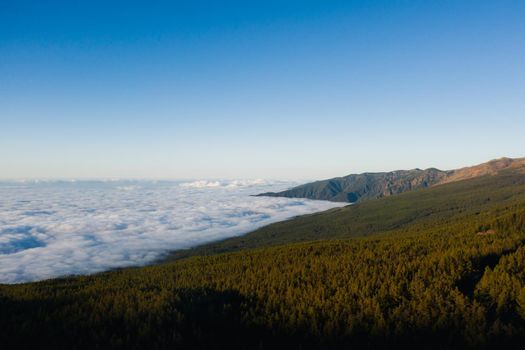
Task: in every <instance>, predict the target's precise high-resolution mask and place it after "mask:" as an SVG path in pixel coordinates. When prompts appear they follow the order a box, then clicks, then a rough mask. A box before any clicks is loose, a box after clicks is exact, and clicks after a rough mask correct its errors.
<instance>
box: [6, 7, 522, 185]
mask: <svg viewBox="0 0 525 350" xmlns="http://www.w3.org/2000/svg"><path fill="white" fill-rule="evenodd" d="M152 3H153V2H152V1H143V2H139V1H93V0H91V1H63V2H58V1H9V0H7V1H6V0H3V1H1V2H0V177H1V178H107V177H120V178H239V177H242V178H285V179H289V178H294V179H313V178H326V177H332V176H337V175H344V174H347V173H351V172H362V171H379V170H392V169H399V168H414V167H420V168H424V167H430V166H436V167H440V168H445V169H446V168H454V167H458V166H462V165H469V164H475V163H479V162H482V161H485V160H489V159H491V158H496V157H500V156H511V157H519V156H525V147H524V146H525V136H524V134H525V20H524V18H525V1H522V0H519V1H506V0H500V1H496V0H494V1H480V0H477V1H461V0H455V1H448V0H436V1H431V0H425V1H393V0H385V1H284V0H281V1H268V0H266V1H170V2H155V4H152Z"/></svg>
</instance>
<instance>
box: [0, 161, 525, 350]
mask: <svg viewBox="0 0 525 350" xmlns="http://www.w3.org/2000/svg"><path fill="white" fill-rule="evenodd" d="M524 243H525V176H524V175H523V174H521V173H518V172H514V171H505V172H502V173H501V174H499V175H496V176H484V177H480V178H476V179H472V180H465V181H459V182H455V183H450V184H445V185H439V186H435V187H432V188H428V189H423V190H418V191H413V192H408V193H403V194H400V195H396V196H391V197H388V198H382V199H379V200H374V201H369V202H363V203H359V204H355V205H350V206H347V207H344V208H339V209H334V210H330V211H328V212H325V213H320V214H313V215H307V216H303V217H298V218H295V219H292V220H288V221H286V222H281V223H277V224H273V225H270V226H268V227H265V228H262V229H260V230H257V231H255V232H252V233H250V234H248V235H245V236H242V237H237V238H233V239H229V240H226V241H222V242H217V243H212V244H209V245H205V246H202V247H196V248H194V249H189V250H185V251H180V252H175V253H173V254H172V255H170V256H169V257H167V258H166V259H165V260H164V261H162V262H159V264H156V265H153V266H147V267H141V268H131V269H122V270H116V271H110V272H105V273H100V274H96V275H91V276H71V277H65V278H60V279H54V280H48V281H41V282H36V283H26V284H18V285H1V286H0V311H1V312H0V329H1V330H2V331H1V332H0V344H1V346H2V348H15V347H16V348H30V347H31V348H33V347H42V346H45V347H51V348H57V349H58V348H61V349H65V348H67V349H88V348H89V349H106V348H114V349H143V348H148V349H163V348H202V349H204V348H206V349H209V348H211V349H217V348H226V347H228V348H236V349H237V348H238V349H243V348H244V349H253V348H258V349H274V348H277V347H284V346H286V347H287V348H291V349H310V348H349V347H356V348H372V349H375V348H392V347H396V346H403V347H405V348H414V347H419V348H426V349H428V348H432V349H448V348H458V349H459V348H461V349H465V348H492V347H494V346H496V345H497V346H498V347H504V346H511V345H515V344H520V343H521V342H523V341H525V245H524Z"/></svg>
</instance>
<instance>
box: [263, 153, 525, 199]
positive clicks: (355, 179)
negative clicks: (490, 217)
mask: <svg viewBox="0 0 525 350" xmlns="http://www.w3.org/2000/svg"><path fill="white" fill-rule="evenodd" d="M504 169H522V170H525V158H519V159H511V158H500V159H495V160H492V161H490V162H487V163H483V164H480V165H476V166H473V167H466V168H461V169H456V170H449V171H443V170H438V169H435V168H430V169H425V170H421V169H413V170H397V171H391V172H383V173H363V174H351V175H347V176H344V177H337V178H333V179H328V180H321V181H316V182H312V183H308V184H304V185H301V186H297V187H294V188H292V189H290V190H286V191H282V192H277V193H275V192H269V193H262V194H260V195H259V196H271V197H291V198H309V199H320V200H330V201H335V202H349V203H355V202H361V201H364V200H368V199H376V198H382V197H388V196H391V195H394V194H399V193H403V192H407V191H411V190H416V189H421V188H427V187H432V186H435V185H439V184H444V183H450V182H454V181H460V180H466V179H471V178H475V177H479V176H484V175H495V174H497V173H498V172H500V171H502V170H504Z"/></svg>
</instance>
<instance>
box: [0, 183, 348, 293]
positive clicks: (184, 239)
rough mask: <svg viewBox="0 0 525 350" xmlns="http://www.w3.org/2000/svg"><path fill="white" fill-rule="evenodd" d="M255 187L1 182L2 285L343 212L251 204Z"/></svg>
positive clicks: (278, 202)
mask: <svg viewBox="0 0 525 350" xmlns="http://www.w3.org/2000/svg"><path fill="white" fill-rule="evenodd" d="M293 185H295V184H293V183H289V182H270V181H264V180H254V181H242V180H235V181H225V180H220V181H207V180H202V181H195V182H185V183H180V182H153V181H107V182H103V181H98V182H97V181H91V182H89V181H76V182H17V183H15V182H11V183H0V283H19V282H28V281H36V280H42V279H47V278H53V277H58V276H64V275H71V274H88V273H94V272H99V271H103V270H107V269H111V268H115V267H126V266H137V265H144V264H147V263H149V262H152V261H154V260H155V259H158V258H159V257H161V256H162V255H164V254H166V253H167V252H169V251H170V250H174V249H181V248H189V247H192V246H195V245H197V244H201V243H205V242H210V241H213V240H217V239H221V238H227V237H232V236H236V235H240V234H243V233H246V232H249V231H252V230H254V229H256V228H258V227H261V226H264V225H267V224H269V223H272V222H276V221H279V220H284V219H287V218H290V217H293V216H296V215H302V214H308V213H312V212H316V211H321V210H326V209H329V208H333V207H337V206H341V205H342V204H341V203H331V202H324V201H311V200H306V199H290V198H270V197H268V198H266V197H252V196H250V195H252V194H257V193H260V192H268V191H279V190H283V189H286V188H288V187H290V186H293Z"/></svg>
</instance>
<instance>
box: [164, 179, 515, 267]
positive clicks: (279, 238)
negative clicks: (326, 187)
mask: <svg viewBox="0 0 525 350" xmlns="http://www.w3.org/2000/svg"><path fill="white" fill-rule="evenodd" d="M523 205H525V174H523V173H522V172H521V169H506V170H503V171H501V172H500V173H498V174H497V175H495V176H483V177H476V178H472V179H469V180H463V181H456V182H451V183H448V184H443V185H441V186H435V187H430V188H426V189H421V190H417V191H410V192H406V193H402V194H399V195H397V196H389V197H384V198H381V199H378V200H374V201H364V202H361V203H356V204H353V205H348V206H346V207H343V208H335V209H331V210H328V211H325V212H322V213H316V214H310V215H304V216H299V217H297V218H293V219H290V220H287V221H282V222H277V223H274V224H271V225H268V226H265V227H262V228H260V229H258V230H256V231H254V232H251V233H249V234H247V235H244V236H240V237H234V238H229V239H226V240H224V241H219V242H214V243H209V244H205V245H202V246H198V247H195V248H192V249H188V250H181V251H176V252H174V253H173V254H172V256H171V258H181V257H187V256H193V255H209V254H216V253H221V252H230V251H238V250H242V249H247V248H258V247H266V246H274V245H279V244H288V243H294V242H304V241H313V240H322V239H334V238H336V239H347V238H356V237H367V236H376V235H384V234H398V233H403V232H405V231H406V230H407V228H410V229H411V230H414V229H416V228H417V230H420V231H425V230H427V229H429V228H431V227H434V226H436V223H443V222H448V223H450V222H456V221H457V222H463V221H472V222H482V221H483V220H490V218H492V217H495V216H497V215H500V214H501V213H502V212H505V211H507V210H509V208H519V207H520V206H523ZM496 208H497V209H496Z"/></svg>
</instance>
